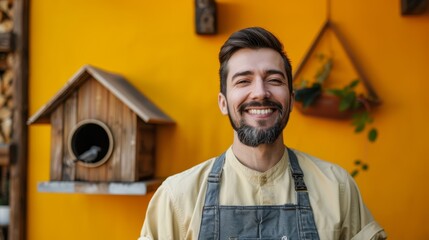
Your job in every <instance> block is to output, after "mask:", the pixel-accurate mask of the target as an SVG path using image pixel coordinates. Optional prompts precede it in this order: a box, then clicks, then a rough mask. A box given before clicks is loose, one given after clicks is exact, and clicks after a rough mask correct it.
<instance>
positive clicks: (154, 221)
mask: <svg viewBox="0 0 429 240" xmlns="http://www.w3.org/2000/svg"><path fill="white" fill-rule="evenodd" d="M179 219H180V211H179V209H178V208H177V206H176V205H175V201H174V198H173V197H172V194H171V191H170V190H169V188H168V185H167V184H166V183H165V182H164V183H163V184H162V185H161V186H160V187H159V188H158V189H157V191H156V192H155V194H154V195H153V197H152V199H151V200H150V202H149V206H148V209H147V211H146V217H145V220H144V223H143V227H142V230H141V233H140V238H139V240H154V239H183V236H182V234H181V233H182V232H183V231H181V228H182V227H183V226H182V225H181V224H180V221H179Z"/></svg>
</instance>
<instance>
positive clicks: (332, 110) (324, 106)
mask: <svg viewBox="0 0 429 240" xmlns="http://www.w3.org/2000/svg"><path fill="white" fill-rule="evenodd" d="M340 102H341V99H340V98H339V97H338V96H335V95H332V94H328V93H321V94H320V95H319V96H318V97H317V99H315V101H314V102H313V103H312V104H311V105H309V106H304V104H303V103H302V102H299V101H296V102H295V107H296V108H297V109H298V110H299V111H300V112H301V113H303V114H305V115H309V116H315V117H324V118H336V119H347V118H350V117H351V116H352V115H353V112H354V111H352V110H350V109H348V110H345V111H340V110H339V108H340Z"/></svg>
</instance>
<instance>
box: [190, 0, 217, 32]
mask: <svg viewBox="0 0 429 240" xmlns="http://www.w3.org/2000/svg"><path fill="white" fill-rule="evenodd" d="M195 26H196V32H197V34H204V35H208V34H216V33H217V16H216V2H215V1H214V0H195Z"/></svg>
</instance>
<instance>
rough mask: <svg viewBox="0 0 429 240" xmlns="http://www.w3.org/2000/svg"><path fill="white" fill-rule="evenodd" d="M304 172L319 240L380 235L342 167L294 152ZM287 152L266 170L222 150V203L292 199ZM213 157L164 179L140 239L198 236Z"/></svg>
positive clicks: (355, 239) (356, 239) (274, 202)
mask: <svg viewBox="0 0 429 240" xmlns="http://www.w3.org/2000/svg"><path fill="white" fill-rule="evenodd" d="M293 151H294V152H295V154H296V155H297V158H298V161H299V164H300V166H301V168H302V170H303V172H304V181H305V183H306V185H307V188H308V191H309V196H310V203H311V207H312V209H313V213H314V218H315V221H316V226H317V230H318V233H319V237H320V239H321V240H335V239H347V240H348V239H353V240H360V239H362V240H363V239H365V240H368V239H385V237H386V234H385V233H384V231H383V229H382V228H381V227H380V226H379V225H378V224H377V223H376V222H375V221H374V219H373V217H372V215H371V213H370V212H369V211H368V209H367V208H366V207H365V205H364V203H363V201H362V198H361V196H360V193H359V190H358V188H357V186H356V183H355V182H354V180H353V179H352V178H351V177H350V175H349V174H348V173H347V172H346V171H345V170H344V169H342V168H341V167H339V166H337V165H334V164H331V163H327V162H324V161H321V160H319V159H317V158H315V157H312V156H309V155H307V154H305V153H302V152H299V151H297V150H293ZM288 159H289V157H288V153H287V151H285V153H284V154H283V157H282V159H281V160H280V161H279V162H278V163H277V164H276V165H275V166H274V167H272V168H271V169H269V170H268V171H266V172H262V173H261V172H258V171H255V170H252V169H249V168H247V167H246V166H244V165H243V164H241V163H240V162H239V161H238V160H237V158H236V157H235V156H234V154H233V152H232V150H231V148H229V149H228V150H227V152H226V161H225V165H224V168H223V172H222V180H221V188H220V204H221V205H282V204H285V203H296V193H295V188H294V183H293V178H292V175H291V172H290V169H289V164H288V163H289V161H288ZM213 163H214V158H213V159H210V160H208V161H206V162H203V163H201V164H199V165H197V166H195V167H193V168H191V169H188V170H186V171H184V172H182V173H179V174H176V175H174V176H171V177H169V178H167V179H166V180H165V181H164V183H163V184H162V185H161V186H160V187H159V188H158V190H157V191H156V193H155V194H154V196H153V198H152V200H151V201H150V203H149V206H148V210H147V213H146V219H145V222H144V225H143V228H142V230H141V237H140V238H139V240H146V239H163V240H164V239H198V233H199V229H200V224H201V217H202V216H201V213H202V209H203V206H204V198H205V193H206V188H207V177H208V174H209V172H210V170H211V167H212V165H213Z"/></svg>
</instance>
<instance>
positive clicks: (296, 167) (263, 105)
mask: <svg viewBox="0 0 429 240" xmlns="http://www.w3.org/2000/svg"><path fill="white" fill-rule="evenodd" d="M219 61H220V86H221V87H220V88H221V89H220V93H219V97H218V103H219V108H220V111H221V112H222V114H224V115H228V117H229V119H230V122H231V125H232V128H233V129H234V139H233V143H232V145H231V147H230V148H229V149H227V150H226V152H225V153H223V154H222V155H220V156H219V157H217V158H213V159H210V160H208V161H205V162H203V163H201V164H199V165H197V166H195V167H193V168H191V169H189V170H186V171H184V172H182V173H179V174H176V175H174V176H171V177H169V178H168V179H167V180H165V181H164V183H163V184H162V185H161V186H160V188H158V190H157V191H156V193H155V194H154V196H153V198H152V200H151V202H150V203H149V207H148V210H147V213H146V219H145V221H144V225H143V228H142V231H141V237H140V240H143V239H222V240H223V239H289V240H291V239H326V240H336V239H347V240H348V239H354V240H358V239H362V240H363V239H365V240H366V239H385V238H386V234H385V232H384V231H383V229H382V228H381V227H380V226H379V225H378V224H377V222H375V221H374V219H373V217H372V216H371V214H370V212H369V211H368V209H367V208H366V207H365V205H364V203H363V201H362V198H361V196H360V193H359V190H358V188H357V186H356V184H355V182H354V181H353V179H352V178H351V177H350V175H349V174H348V173H347V172H346V171H345V170H343V169H342V168H341V167H339V166H337V165H334V164H331V163H328V162H325V161H322V160H319V159H317V158H315V157H313V156H310V155H308V154H306V153H303V152H300V151H298V150H294V149H291V148H288V147H286V146H285V145H284V142H283V129H284V128H285V127H286V125H287V122H288V120H289V115H290V112H291V111H292V105H293V99H294V94H293V89H292V74H291V72H292V70H291V65H290V62H289V60H288V58H287V56H286V54H285V53H284V50H283V45H282V44H281V43H280V41H279V40H278V39H277V38H276V37H275V36H274V35H273V34H271V33H270V32H268V31H266V30H265V29H263V28H258V27H254V28H246V29H243V30H240V31H238V32H235V33H233V34H232V35H231V36H230V38H229V39H228V40H227V41H226V42H225V44H224V45H223V46H222V48H221V50H220V53H219Z"/></svg>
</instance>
